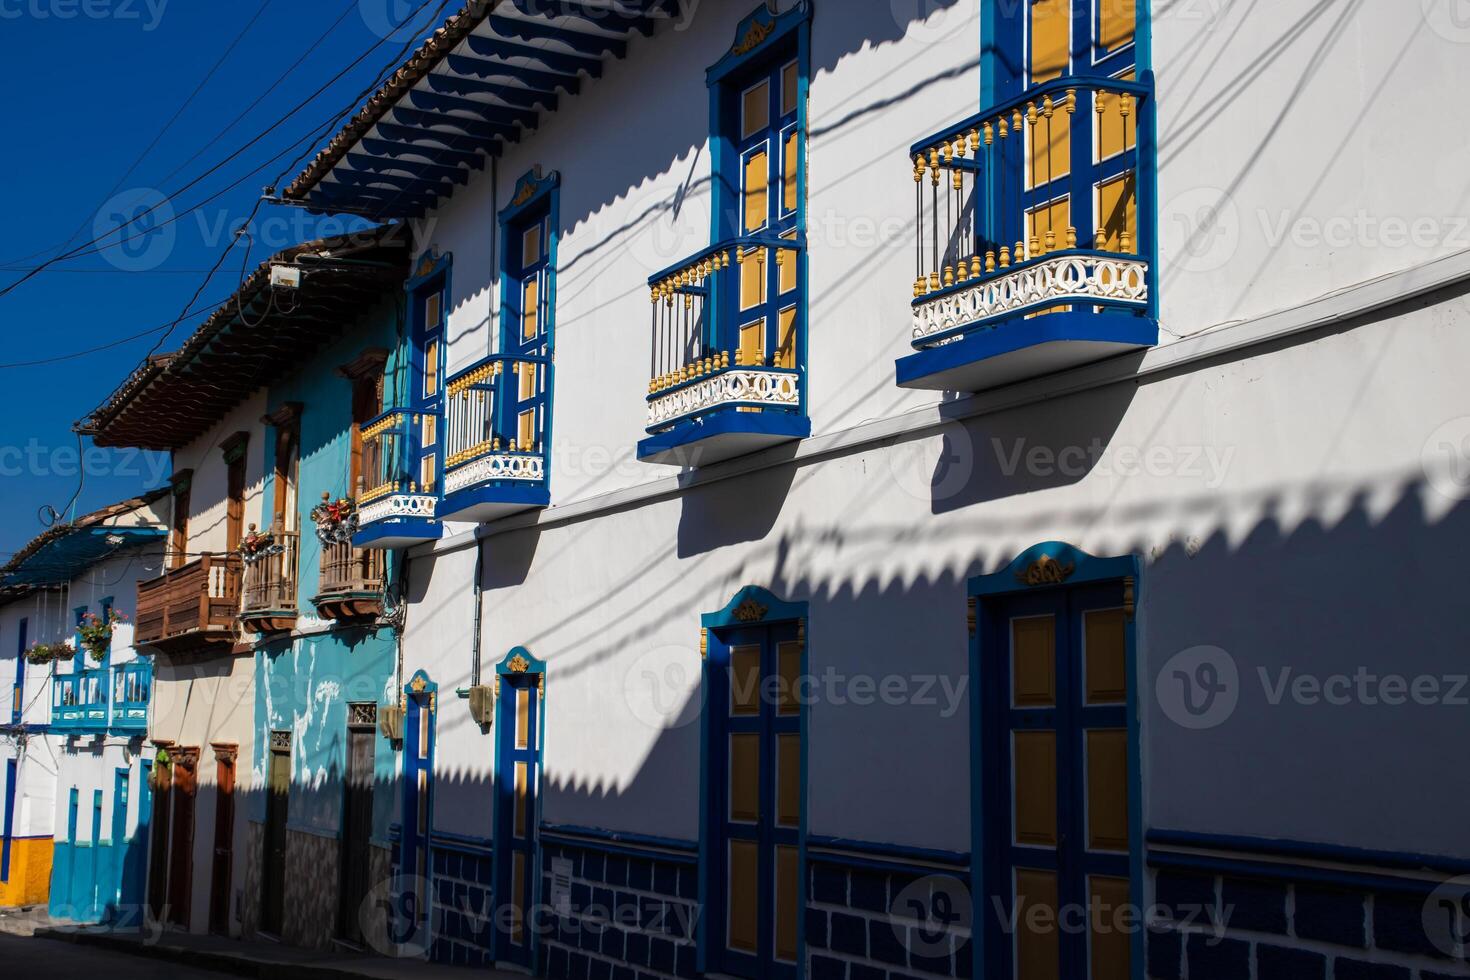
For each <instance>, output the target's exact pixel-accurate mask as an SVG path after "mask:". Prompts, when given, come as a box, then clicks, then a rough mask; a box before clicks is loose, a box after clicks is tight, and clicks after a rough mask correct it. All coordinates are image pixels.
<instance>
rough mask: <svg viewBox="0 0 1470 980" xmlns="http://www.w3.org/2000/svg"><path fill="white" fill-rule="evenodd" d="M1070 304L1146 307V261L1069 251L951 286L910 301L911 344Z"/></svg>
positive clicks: (939, 339) (927, 342)
mask: <svg viewBox="0 0 1470 980" xmlns="http://www.w3.org/2000/svg"><path fill="white" fill-rule="evenodd" d="M1071 304H1089V305H1108V306H1118V307H1126V308H1132V309H1137V310H1140V311H1141V310H1145V309H1147V307H1148V263H1147V262H1145V261H1143V260H1142V259H1139V258H1136V257H1131V256H1123V255H1103V254H1094V253H1076V252H1069V253H1066V254H1057V255H1051V256H1048V257H1046V258H1043V259H1037V260H1035V261H1033V262H1030V263H1028V264H1026V265H1023V266H1019V267H1017V268H1016V269H1014V270H1012V271H1010V272H1003V273H1000V274H998V275H992V276H990V277H989V278H984V279H981V280H978V281H976V282H974V283H973V284H970V285H961V286H955V287H952V288H951V289H950V290H947V291H946V292H944V293H943V294H941V295H938V296H934V297H933V298H929V297H925V298H922V299H920V300H918V301H916V302H915V303H914V306H913V315H914V329H913V343H914V346H915V347H919V348H923V347H928V346H931V345H933V344H935V343H943V342H945V341H948V340H951V339H954V338H955V337H957V336H958V335H960V334H962V333H963V332H964V331H966V330H967V329H969V328H972V327H978V326H985V325H987V324H990V323H993V322H995V321H997V320H1001V319H1005V318H1007V317H1013V316H1020V315H1024V314H1026V313H1030V312H1035V311H1037V310H1041V309H1047V308H1050V307H1054V306H1066V305H1071Z"/></svg>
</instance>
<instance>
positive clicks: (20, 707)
mask: <svg viewBox="0 0 1470 980" xmlns="http://www.w3.org/2000/svg"><path fill="white" fill-rule="evenodd" d="M29 631H30V619H29V618H28V617H23V618H22V619H21V621H20V641H19V643H18V644H17V645H16V649H15V690H14V691H13V692H12V693H11V701H10V723H11V724H12V725H19V724H20V722H21V716H22V715H23V714H24V712H25V696H26V639H27V633H28V632H29Z"/></svg>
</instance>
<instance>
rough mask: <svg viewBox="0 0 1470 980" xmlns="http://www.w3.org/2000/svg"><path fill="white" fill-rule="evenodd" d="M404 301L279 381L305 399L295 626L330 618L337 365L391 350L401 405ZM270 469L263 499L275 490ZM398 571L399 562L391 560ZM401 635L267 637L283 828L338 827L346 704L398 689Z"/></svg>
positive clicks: (377, 828) (260, 693)
mask: <svg viewBox="0 0 1470 980" xmlns="http://www.w3.org/2000/svg"><path fill="white" fill-rule="evenodd" d="M400 324H401V318H400V300H399V299H398V298H396V297H394V298H390V299H387V300H385V301H384V302H383V303H382V304H380V306H379V307H378V308H377V309H376V310H374V311H373V312H372V313H370V314H368V315H367V316H365V317H363V319H362V320H361V321H360V322H359V323H358V324H357V325H356V326H355V327H354V328H353V329H352V330H349V331H348V332H347V334H346V335H345V336H343V337H342V338H340V339H339V340H338V341H336V342H335V343H333V344H332V345H330V346H329V347H327V348H324V349H323V350H321V351H320V352H319V353H317V354H316V355H315V356H314V357H312V358H311V359H310V360H309V361H308V362H306V363H305V364H303V365H302V366H301V368H300V370H298V371H297V372H296V373H295V374H293V375H291V376H290V377H287V378H283V379H281V380H279V381H278V382H277V383H275V384H274V385H272V386H271V389H270V394H269V399H268V401H269V406H270V410H271V411H272V412H274V411H275V410H276V409H278V408H280V407H281V406H282V405H284V404H286V403H287V402H300V403H301V404H302V413H301V423H300V425H301V430H300V431H301V444H300V453H301V456H300V466H299V471H298V477H297V509H298V524H299V526H300V527H301V529H302V532H301V545H300V549H301V550H300V556H299V570H300V574H299V588H298V590H297V593H298V594H297V605H298V609H299V611H300V619H299V620H298V629H309V628H312V627H313V626H314V625H318V626H319V625H322V624H320V623H319V620H318V618H317V611H316V607H315V606H314V605H313V604H312V602H311V599H312V596H314V595H316V593H317V585H318V575H319V572H320V560H321V553H322V546H321V543H320V542H319V541H318V540H317V538H316V535H315V534H314V533H313V525H312V522H311V518H310V516H309V515H310V512H311V509H312V507H314V506H315V505H316V504H317V503H319V502H320V500H321V495H322V493H323V491H325V492H327V493H330V494H331V495H332V496H333V497H339V496H344V495H346V494H347V493H348V491H349V487H348V485H347V484H348V469H349V462H350V456H351V426H352V382H351V381H349V380H348V379H346V378H344V377H342V375H341V374H340V373H339V372H338V370H337V369H338V368H339V367H340V366H342V365H344V364H347V363H349V362H351V361H353V360H355V359H356V358H357V357H358V356H359V355H360V354H362V353H363V351H365V350H367V349H369V348H374V347H379V348H384V349H386V350H387V351H388V352H389V357H388V362H387V364H386V366H385V372H386V376H385V379H384V386H383V394H384V403H385V404H389V405H391V404H393V399H394V396H395V393H396V391H397V387H398V384H397V377H398V373H399V372H398V364H399V363H400V361H399V352H400V349H401V332H400ZM264 441H265V443H266V445H265V447H264V451H265V471H266V473H267V474H271V473H274V469H275V445H274V440H273V439H266V440H264ZM275 489H276V488H275V486H274V479H273V478H272V477H270V476H267V479H266V485H265V499H266V500H267V501H271V500H273V499H274V495H275ZM389 571H390V576H391V575H392V574H393V572H394V569H393V566H392V564H391V562H390V569H389ZM395 660H396V644H395V640H394V636H393V631H392V630H391V629H389V628H387V627H376V626H372V625H368V626H342V627H338V628H335V629H331V630H329V631H324V632H320V633H315V634H313V635H307V636H301V637H296V638H294V639H292V638H285V639H281V640H278V641H274V642H268V643H263V644H261V645H260V646H259V647H258V648H257V652H256V655H255V725H256V740H255V744H256V753H255V759H254V760H253V763H252V764H253V768H254V774H255V780H256V783H255V784H256V785H262V784H263V782H264V777H265V759H266V755H267V752H268V750H269V746H270V732H271V731H273V730H289V731H290V732H291V733H292V737H291V754H292V760H291V795H290V799H289V802H288V816H287V827H288V828H290V829H293V830H301V831H306V832H310V833H315V834H319V835H324V836H332V837H336V836H339V835H340V833H341V821H342V791H343V776H344V773H345V769H346V761H347V755H346V746H347V705H348V703H349V702H353V701H371V702H374V703H376V704H382V703H383V702H384V701H385V700H386V699H387V698H389V697H391V696H392V689H393V686H394V684H393V678H394V664H395ZM375 742H376V745H375V764H374V769H375V782H376V784H377V788H376V791H375V793H374V819H373V831H374V837H375V838H377V839H379V840H383V841H385V842H386V840H387V833H388V824H389V821H390V819H391V815H392V799H391V795H390V793H389V792H388V790H387V788H386V786H387V784H389V783H391V781H392V779H393V770H394V757H393V752H392V750H391V747H390V746H389V745H388V744H387V743H386V742H384V741H383V740H382V739H376V740H375ZM252 806H253V812H252V813H250V814H249V816H250V819H253V820H256V821H263V820H264V819H265V794H263V793H262V794H255V795H254V798H253V804H252Z"/></svg>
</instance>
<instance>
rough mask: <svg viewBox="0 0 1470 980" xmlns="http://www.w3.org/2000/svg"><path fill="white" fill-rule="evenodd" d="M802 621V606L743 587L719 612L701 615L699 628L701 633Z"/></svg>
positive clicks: (763, 590)
mask: <svg viewBox="0 0 1470 980" xmlns="http://www.w3.org/2000/svg"><path fill="white" fill-rule="evenodd" d="M805 618H806V603H804V602H786V601H784V600H782V599H778V598H776V597H775V596H774V595H772V594H771V593H770V592H768V591H766V590H765V589H763V588H761V587H760V586H758V585H747V586H746V587H745V588H743V589H741V590H740V591H739V592H737V593H735V597H734V598H733V599H731V600H730V601H729V602H728V603H726V604H725V608H724V609H721V610H720V611H719V612H712V613H705V614H704V615H703V616H701V617H700V620H699V622H700V625H701V626H703V627H704V628H705V629H721V628H724V627H730V626H759V625H762V624H764V623H779V622H783V621H788V622H789V621H790V620H793V619H805Z"/></svg>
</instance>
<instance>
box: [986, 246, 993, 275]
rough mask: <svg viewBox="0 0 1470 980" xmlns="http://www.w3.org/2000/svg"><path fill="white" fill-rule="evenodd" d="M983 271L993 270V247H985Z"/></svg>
mask: <svg viewBox="0 0 1470 980" xmlns="http://www.w3.org/2000/svg"><path fill="white" fill-rule="evenodd" d="M985 271H986V272H994V271H995V249H993V248H991V249H986V251H985Z"/></svg>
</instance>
